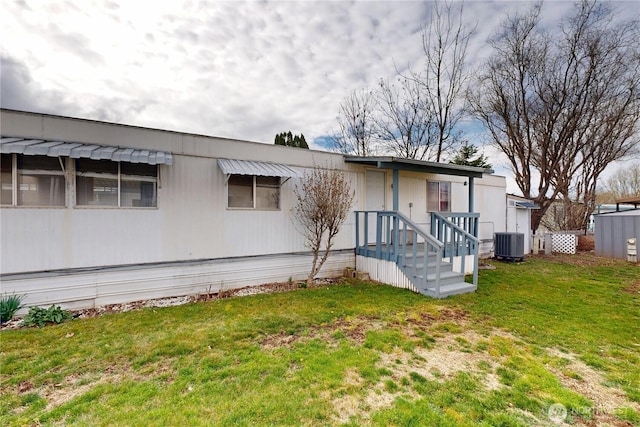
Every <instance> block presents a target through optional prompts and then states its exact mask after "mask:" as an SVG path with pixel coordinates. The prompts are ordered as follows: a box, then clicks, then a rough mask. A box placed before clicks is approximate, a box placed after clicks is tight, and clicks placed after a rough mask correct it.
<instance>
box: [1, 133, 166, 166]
mask: <svg viewBox="0 0 640 427" xmlns="http://www.w3.org/2000/svg"><path fill="white" fill-rule="evenodd" d="M0 152H1V153H2V154H13V153H17V154H24V155H27V156H49V157H59V156H62V157H71V158H72V159H92V160H113V161H115V162H129V163H146V164H149V165H172V164H173V156H172V155H171V153H168V152H165V151H152V150H141V149H137V148H124V147H112V146H108V145H96V144H82V143H79V142H64V141H45V140H43V139H25V138H10V137H0Z"/></svg>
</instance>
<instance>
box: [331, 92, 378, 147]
mask: <svg viewBox="0 0 640 427" xmlns="http://www.w3.org/2000/svg"><path fill="white" fill-rule="evenodd" d="M374 111H375V97H374V96H373V93H372V92H371V91H370V90H367V89H360V90H354V91H352V92H351V93H350V94H349V95H348V96H347V97H346V98H345V99H343V100H342V102H341V103H340V111H339V113H338V117H337V120H338V126H339V130H338V132H336V134H335V136H334V137H333V143H334V145H335V148H336V149H337V150H338V151H339V152H341V153H344V154H355V155H357V156H369V155H372V154H375V151H376V150H375V147H373V144H372V142H373V136H374V133H375V131H374V129H373V114H374Z"/></svg>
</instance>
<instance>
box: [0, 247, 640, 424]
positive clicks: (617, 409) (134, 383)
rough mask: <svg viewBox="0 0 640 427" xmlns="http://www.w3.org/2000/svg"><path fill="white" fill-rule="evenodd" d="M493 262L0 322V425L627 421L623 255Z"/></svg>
mask: <svg viewBox="0 0 640 427" xmlns="http://www.w3.org/2000/svg"><path fill="white" fill-rule="evenodd" d="M494 265H495V266H496V269H495V270H482V271H481V272H480V277H479V284H480V286H479V290H478V292H477V293H475V294H468V295H463V296H458V297H453V298H449V299H446V300H442V301H436V300H432V299H429V298H426V297H423V296H421V295H417V294H414V293H411V292H409V291H407V290H402V289H397V288H393V287H390V286H382V285H377V284H372V283H365V282H358V281H345V282H343V283H341V284H339V285H332V286H328V287H324V288H314V289H301V290H298V291H294V292H286V293H275V294H262V295H255V296H247V297H239V298H230V299H219V300H214V301H209V302H201V303H194V304H189V305H183V306H177V307H167V308H154V309H142V310H136V311H131V312H126V313H118V314H108V315H104V316H101V317H97V318H92V319H82V320H73V321H70V322H68V323H65V324H62V325H57V326H48V327H45V328H41V329H20V330H5V331H2V332H1V333H0V340H1V343H0V345H1V352H0V364H1V380H0V381H1V382H0V393H1V399H0V425H145V426H146V425H181V426H183V425H184V426H186V425H240V426H254V425H350V426H355V425H376V426H378V425H379V426H387V425H397V426H426V425H442V426H463V425H468V426H475V425H485V426H539V425H543V426H544V425H547V426H556V425H586V426H596V425H613V426H631V425H640V266H638V265H631V264H628V263H626V262H618V261H612V260H604V259H599V258H596V257H594V256H592V255H579V256H575V257H560V256H553V257H536V258H530V259H527V261H526V262H524V263H512V264H510V263H494ZM553 405H555V406H553ZM550 408H551V411H550ZM564 411H566V416H565V412H564Z"/></svg>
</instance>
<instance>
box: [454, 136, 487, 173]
mask: <svg viewBox="0 0 640 427" xmlns="http://www.w3.org/2000/svg"><path fill="white" fill-rule="evenodd" d="M477 154H478V147H476V146H475V145H473V144H469V143H468V142H465V143H464V145H463V146H462V147H460V151H458V154H456V156H455V157H454V158H453V160H451V161H450V162H449V163H451V164H454V165H463V166H475V167H478V168H485V169H491V165H490V164H489V163H488V162H487V160H488V159H487V158H486V157H485V156H484V154H480V155H479V156H478V157H476V158H474V157H475V156H476V155H477Z"/></svg>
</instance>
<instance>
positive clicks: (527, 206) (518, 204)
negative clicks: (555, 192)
mask: <svg viewBox="0 0 640 427" xmlns="http://www.w3.org/2000/svg"><path fill="white" fill-rule="evenodd" d="M516 207H518V208H525V209H540V206H538V205H536V204H535V203H531V202H516Z"/></svg>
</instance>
